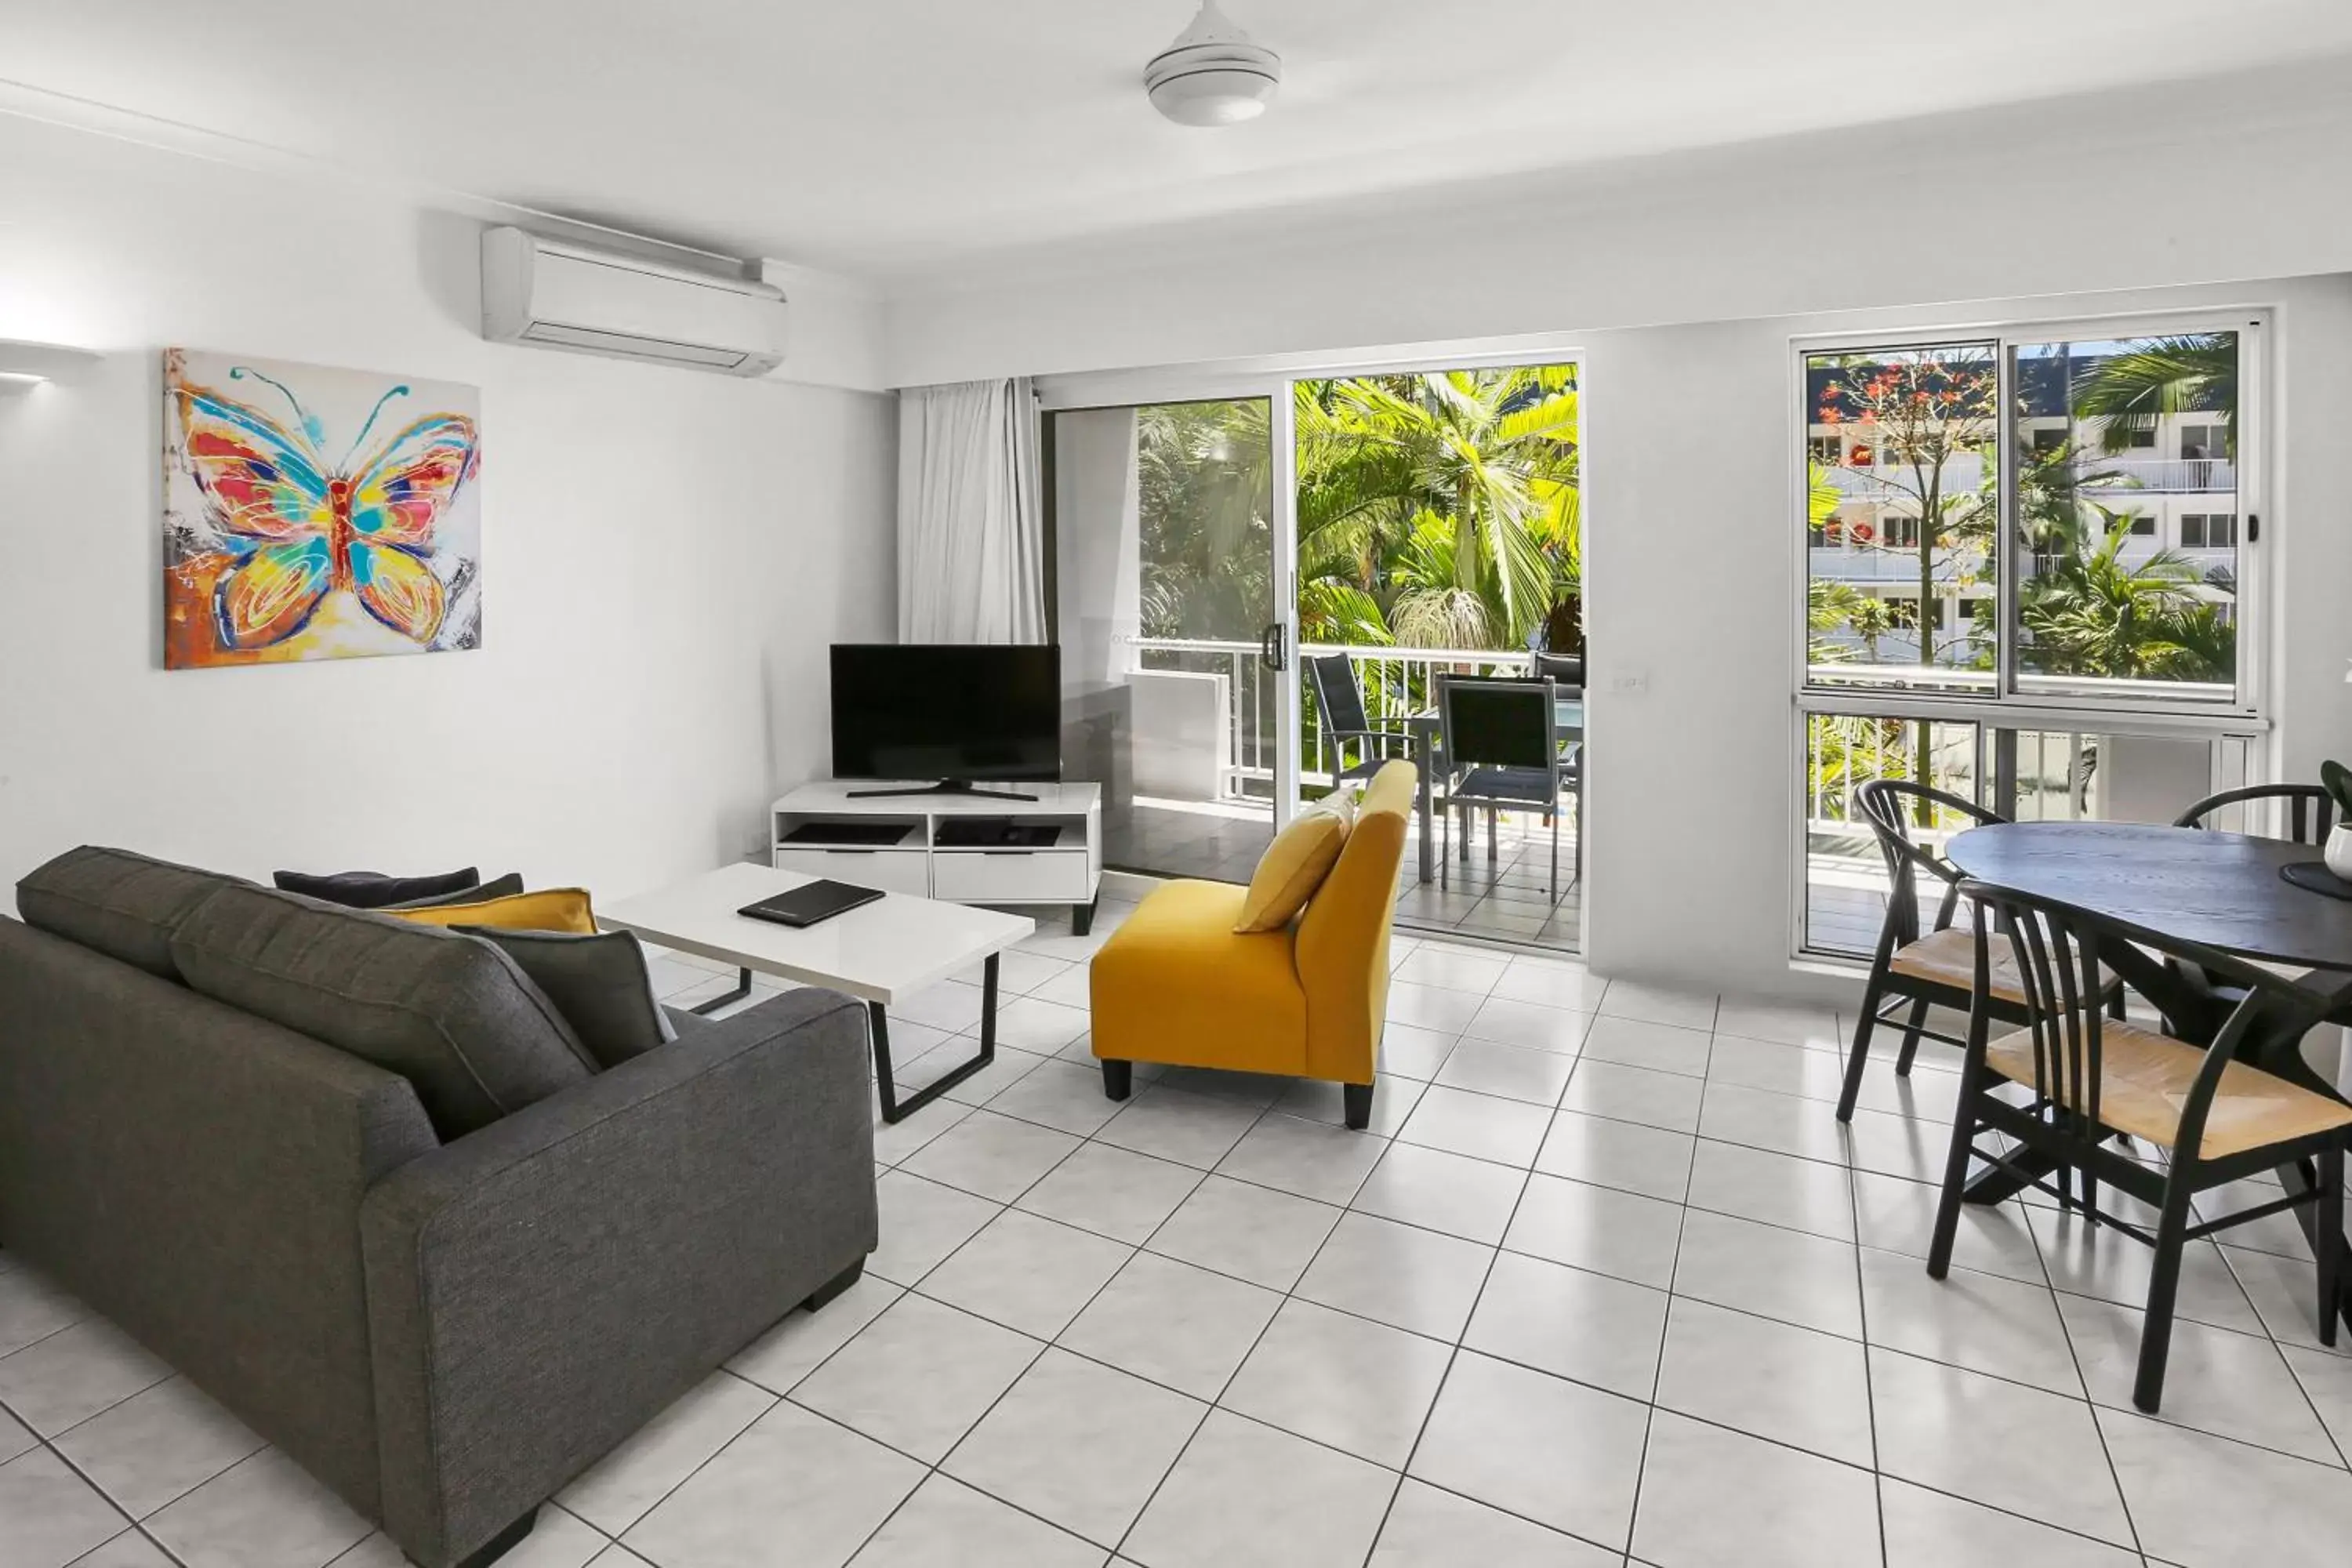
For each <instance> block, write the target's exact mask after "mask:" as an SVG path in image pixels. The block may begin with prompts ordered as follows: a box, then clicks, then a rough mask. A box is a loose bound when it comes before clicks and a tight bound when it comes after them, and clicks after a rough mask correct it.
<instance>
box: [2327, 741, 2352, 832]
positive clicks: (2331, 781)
mask: <svg viewBox="0 0 2352 1568" xmlns="http://www.w3.org/2000/svg"><path fill="white" fill-rule="evenodd" d="M2319 782H2320V783H2321V784H2325V785H2326V788H2327V793H2328V794H2329V795H2333V796H2335V797H2336V815H2337V816H2338V817H2339V818H2340V819H2341V820H2343V821H2346V822H2352V768H2347V767H2346V766H2345V765H2344V764H2343V763H2339V762H2337V761H2336V760H2335V759H2334V758H2333V757H2331V758H2329V759H2328V760H2327V761H2326V762H2324V763H2320V764H2319Z"/></svg>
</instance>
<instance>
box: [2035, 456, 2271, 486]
mask: <svg viewBox="0 0 2352 1568" xmlns="http://www.w3.org/2000/svg"><path fill="white" fill-rule="evenodd" d="M2074 472H2075V475H2076V477H2077V478H2078V479H2083V480H2084V481H2091V480H2098V479H2105V480H2106V481H2107V482H2106V483H2105V484H2093V485H2092V486H2091V488H2092V489H2110V488H2112V489H2134V490H2152V491H2155V492H2157V493H2158V494H2164V495H2210V494H2215V493H2229V492H2233V491H2235V490H2236V489H2237V488H2238V466H2237V465H2236V464H2235V463H2232V462H2231V461H2230V460H2229V459H2228V458H2102V457H2099V456H2097V455H2096V454H2092V455H2090V456H2086V457H2082V458H2076V459H2075V460H2074Z"/></svg>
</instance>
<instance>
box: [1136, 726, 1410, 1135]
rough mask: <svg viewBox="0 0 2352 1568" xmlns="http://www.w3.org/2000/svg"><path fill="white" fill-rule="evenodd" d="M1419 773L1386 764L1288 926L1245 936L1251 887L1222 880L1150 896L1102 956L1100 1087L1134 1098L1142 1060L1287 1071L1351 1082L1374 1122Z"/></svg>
mask: <svg viewBox="0 0 2352 1568" xmlns="http://www.w3.org/2000/svg"><path fill="white" fill-rule="evenodd" d="M1417 782H1418V775H1417V774H1416V773H1415V771H1414V769H1413V765H1412V763H1406V762H1392V763H1388V764H1387V765H1385V766H1384V767H1382V768H1381V771H1380V772H1379V773H1378V774H1376V775H1375V776H1374V777H1373V779H1372V782H1371V784H1370V787H1369V788H1368V789H1366V790H1365V792H1364V798H1363V801H1362V803H1361V804H1360V805H1359V806H1358V808H1357V811H1356V821H1355V826H1354V827H1353V828H1352V829H1350V830H1349V834H1348V838H1347V842H1346V844H1345V845H1344V846H1343V847H1341V849H1340V851H1339V861H1338V863H1337V864H1335V865H1334V866H1333V867H1332V868H1331V871H1330V874H1329V875H1328V877H1326V878H1325V879H1324V880H1323V884H1322V886H1321V887H1319V888H1318V889H1316V890H1315V892H1314V894H1313V896H1312V897H1311V898H1309V899H1308V900H1307V908H1306V910H1305V912H1303V913H1302V914H1300V915H1299V917H1298V918H1297V920H1296V921H1292V922H1291V923H1289V924H1288V925H1286V926H1283V927H1280V928H1279V929H1276V930H1274V931H1255V932H1249V933H1243V932H1239V931H1235V930H1234V925H1235V923H1236V922H1237V921H1239V920H1240V918H1241V913H1242V906H1243V903H1244V900H1246V899H1247V897H1248V890H1247V889H1243V888H1237V887H1234V886H1232V885H1230V884H1228V883H1223V882H1193V881H1180V882H1170V883H1167V884H1166V885H1164V886H1162V887H1160V888H1159V889H1155V890H1154V891H1153V892H1152V894H1151V896H1150V897H1149V898H1147V899H1145V900H1143V902H1142V904H1141V905H1140V906H1139V908H1138V909H1137V910H1136V911H1135V912H1134V913H1133V914H1131V915H1129V917H1128V918H1127V921H1126V922H1125V923H1124V924H1122V925H1121V926H1120V927H1119V928H1118V931H1116V932H1114V933H1113V934H1112V936H1111V939H1110V940H1109V941H1108V942H1105V943H1103V945H1102V950H1101V951H1100V952H1097V953H1096V954H1095V960H1094V965H1093V969H1092V973H1091V977H1090V979H1091V989H1092V992H1093V999H1094V1052H1095V1055H1096V1057H1097V1058H1099V1059H1100V1060H1101V1062H1102V1069H1103V1092H1104V1093H1106V1094H1108V1096H1109V1097H1110V1098H1111V1099H1113V1100H1125V1099H1126V1098H1127V1097H1128V1094H1129V1090H1130V1089H1131V1088H1132V1086H1133V1083H1134V1077H1135V1064H1136V1063H1137V1062H1163V1063H1166V1064H1169V1065H1171V1066H1176V1067H1201V1068H1231V1069H1234V1070H1236V1071H1240V1072H1265V1073H1283V1074H1286V1075H1291V1076H1295V1077H1302V1078H1313V1079H1325V1080H1327V1081H1329V1082H1335V1083H1339V1084H1340V1085H1343V1086H1344V1090H1345V1099H1346V1102H1347V1118H1348V1125H1349V1126H1350V1127H1353V1128H1358V1129H1361V1128H1362V1127H1364V1126H1366V1125H1367V1124H1369V1123H1370V1121H1371V1114H1372V1071H1373V1068H1374V1067H1375V1065H1376V1064H1377V1063H1378V1061H1379V1058H1380V1047H1381V1025H1382V1023H1383V1022H1384V1021H1385V1019H1386V1017H1387V1015H1388V999H1389V922H1390V921H1391V918H1392V917H1393V916H1394V915H1395V913H1396V900H1397V869H1398V867H1399V866H1400V864H1401V863H1402V860H1403V858H1404V832H1405V819H1406V817H1407V816H1409V815H1410V814H1411V813H1412V803H1413V791H1414V788H1415V785H1416V784H1417Z"/></svg>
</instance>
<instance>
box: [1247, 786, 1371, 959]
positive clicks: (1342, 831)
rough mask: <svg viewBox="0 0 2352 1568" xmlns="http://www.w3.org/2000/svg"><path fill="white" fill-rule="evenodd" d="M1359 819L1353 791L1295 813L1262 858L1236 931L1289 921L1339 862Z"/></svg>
mask: <svg viewBox="0 0 2352 1568" xmlns="http://www.w3.org/2000/svg"><path fill="white" fill-rule="evenodd" d="M1353 817H1354V797H1353V796H1349V795H1338V796H1333V797H1331V800H1330V802H1328V803H1327V802H1325V801H1318V802H1317V803H1316V804H1314V805H1310V806H1308V807H1307V809H1306V810H1304V811H1302V812H1300V813H1299V814H1298V815H1297V816H1294V817H1292V818H1291V819H1290V826H1287V827H1286V828H1284V829H1283V830H1282V831H1281V832H1279V833H1277V834H1276V835H1275V836H1274V842H1273V843H1271V844H1269V845H1267V846H1266V847H1265V855H1264V856H1263V857H1261V858H1259V860H1258V863H1257V870H1256V871H1255V873H1254V874H1252V876H1251V877H1250V885H1249V897H1247V898H1246V899H1244V900H1242V915H1241V919H1239V920H1237V921H1234V931H1238V932H1240V933H1242V934H1243V935H1247V934H1249V933H1250V932H1253V931H1280V930H1281V929H1282V928H1283V927H1284V926H1286V925H1288V924H1289V923H1290V922H1291V921H1292V920H1293V919H1294V918H1296V917H1297V913H1298V911H1299V910H1303V909H1305V908H1306V907H1307V900H1309V899H1311V898H1313V897H1314V896H1315V889H1318V888H1319V887H1321V886H1322V885H1323V879H1324V878H1326V877H1328V876H1329V875H1330V874H1331V868H1332V867H1334V866H1336V865H1338V864H1339V851H1340V850H1341V849H1342V848H1344V847H1347V843H1348V830H1349V827H1350V826H1353Z"/></svg>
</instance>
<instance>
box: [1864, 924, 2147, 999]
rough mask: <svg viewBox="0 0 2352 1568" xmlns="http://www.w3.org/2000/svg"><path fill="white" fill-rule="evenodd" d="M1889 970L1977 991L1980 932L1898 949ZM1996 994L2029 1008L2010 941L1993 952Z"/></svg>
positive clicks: (1934, 936)
mask: <svg viewBox="0 0 2352 1568" xmlns="http://www.w3.org/2000/svg"><path fill="white" fill-rule="evenodd" d="M1886 967H1887V968H1888V969H1890V970H1892V971H1894V972H1895V973H1897V974H1907V975H1909V976H1910V977H1911V978H1912V979H1914V980H1926V981H1929V982H1931V983H1933V984H1937V985H1948V986H1950V987H1951V988H1952V989H1953V990H1955V991H1973V990H1975V989H1976V985H1977V936H1976V932H1974V931H1967V930H1964V929H1962V928H1961V927H1959V926H1953V927H1952V928H1950V929H1949V930H1948V931H1935V932H1932V933H1930V934H1929V935H1927V936H1923V937H1921V938H1920V939H1919V940H1918V941H1917V942H1913V943H1912V944H1911V945H1910V946H1908V947H1901V948H1897V949H1895V957H1894V958H1893V959H1892V960H1891V961H1890V962H1889V963H1887V965H1886ZM2101 984H2104V985H2105V987H2106V990H2105V992H2102V993H2101V994H2102V995H2105V994H2109V993H2112V992H2113V991H2115V990H2116V988H2117V987H2118V986H2120V985H2122V984H2123V982H2122V981H2121V980H2119V979H2117V978H2116V976H2114V975H2112V974H2109V975H2106V976H2105V977H2104V978H2103V979H2102V981H2101ZM1992 994H1994V995H1995V996H1998V997H2000V999H2001V1000H2002V1001H2004V1002H2013V1003H2015V1004H2017V1005H2019V1006H2021V1007H2022V1006H2023V1005H2025V987H2024V986H2023V985H2022V984H2020V983H2019V981H2018V978H2017V954H2016V953H2015V952H2011V950H2010V946H2009V944H2008V943H2007V942H1996V943H1995V944H1994V945H1993V950H1992Z"/></svg>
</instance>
